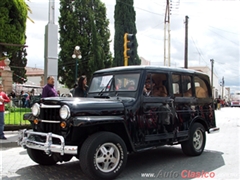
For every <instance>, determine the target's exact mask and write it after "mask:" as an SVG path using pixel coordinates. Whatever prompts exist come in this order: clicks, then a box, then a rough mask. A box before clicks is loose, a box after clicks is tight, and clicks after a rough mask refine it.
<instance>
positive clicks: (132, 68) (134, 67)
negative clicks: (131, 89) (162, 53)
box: [94, 65, 206, 75]
mask: <svg viewBox="0 0 240 180" xmlns="http://www.w3.org/2000/svg"><path fill="white" fill-rule="evenodd" d="M124 70H127V71H136V70H156V71H157V70H159V71H172V72H179V73H196V74H202V75H206V74H204V73H202V72H200V71H196V70H192V69H185V68H176V67H168V66H151V65H150V66H149V65H148V66H142V65H139V66H137V65H131V66H117V67H112V68H107V69H101V70H98V71H96V72H95V73H94V74H96V73H108V72H112V71H115V72H116V71H124Z"/></svg>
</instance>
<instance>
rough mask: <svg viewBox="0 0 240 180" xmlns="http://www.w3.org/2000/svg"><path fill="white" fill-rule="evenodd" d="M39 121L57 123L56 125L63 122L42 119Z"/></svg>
mask: <svg viewBox="0 0 240 180" xmlns="http://www.w3.org/2000/svg"><path fill="white" fill-rule="evenodd" d="M39 121H41V122H45V123H56V124H57V123H60V122H61V121H52V120H43V119H41V120H39Z"/></svg>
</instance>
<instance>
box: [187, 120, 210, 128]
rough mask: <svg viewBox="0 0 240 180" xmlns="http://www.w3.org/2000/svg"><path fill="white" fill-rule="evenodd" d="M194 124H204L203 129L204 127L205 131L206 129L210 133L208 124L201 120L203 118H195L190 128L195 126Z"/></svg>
mask: <svg viewBox="0 0 240 180" xmlns="http://www.w3.org/2000/svg"><path fill="white" fill-rule="evenodd" d="M194 123H200V124H202V125H203V127H204V129H205V131H208V129H209V128H208V125H207V122H206V121H205V120H204V119H203V118H201V117H196V118H194V119H193V120H192V122H191V125H190V127H191V126H192V125H193V124H194Z"/></svg>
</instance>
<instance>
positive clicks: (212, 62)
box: [210, 59, 214, 91]
mask: <svg viewBox="0 0 240 180" xmlns="http://www.w3.org/2000/svg"><path fill="white" fill-rule="evenodd" d="M210 62H211V86H212V91H213V64H214V59H210Z"/></svg>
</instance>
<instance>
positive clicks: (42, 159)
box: [27, 148, 58, 165]
mask: <svg viewBox="0 0 240 180" xmlns="http://www.w3.org/2000/svg"><path fill="white" fill-rule="evenodd" d="M27 153H28V155H29V157H30V158H31V159H32V160H33V161H34V162H36V163H38V164H40V165H54V164H56V163H57V162H58V161H57V160H55V159H54V157H53V156H48V155H47V154H46V153H45V152H44V151H39V150H36V149H30V148H27Z"/></svg>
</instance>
